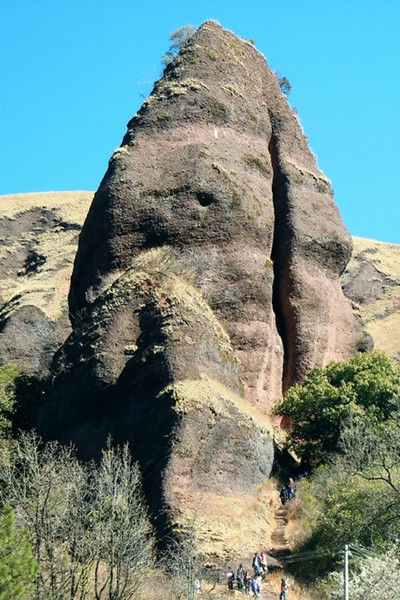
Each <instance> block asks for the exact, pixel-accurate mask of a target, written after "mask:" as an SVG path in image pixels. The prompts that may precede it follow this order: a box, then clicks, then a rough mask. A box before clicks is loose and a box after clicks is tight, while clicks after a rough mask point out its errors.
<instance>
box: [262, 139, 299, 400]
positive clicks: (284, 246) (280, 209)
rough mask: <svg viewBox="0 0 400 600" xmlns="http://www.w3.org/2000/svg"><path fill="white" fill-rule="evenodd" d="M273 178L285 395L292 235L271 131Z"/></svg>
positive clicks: (276, 307) (290, 361)
mask: <svg viewBox="0 0 400 600" xmlns="http://www.w3.org/2000/svg"><path fill="white" fill-rule="evenodd" d="M268 150H269V153H270V158H271V164H272V171H273V178H272V201H273V206H274V233H273V242H272V250H271V260H272V263H273V268H274V281H273V287H272V308H273V311H274V314H275V320H276V329H277V331H278V334H279V336H280V338H281V340H282V345H283V368H282V393H285V392H286V390H287V389H288V387H289V386H290V385H291V383H292V382H293V377H294V367H295V365H294V320H293V318H291V314H290V312H291V311H290V301H289V286H290V283H289V258H290V244H291V237H292V236H291V234H290V227H289V207H288V189H287V180H286V177H285V175H284V173H282V170H281V168H280V164H279V151H278V147H277V141H276V137H275V135H274V133H273V132H272V135H271V140H270V142H269V145H268Z"/></svg>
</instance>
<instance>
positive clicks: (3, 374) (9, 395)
mask: <svg viewBox="0 0 400 600" xmlns="http://www.w3.org/2000/svg"><path fill="white" fill-rule="evenodd" d="M20 376H21V372H20V370H19V369H18V368H17V367H15V366H14V365H4V366H2V367H0V439H3V440H4V439H6V438H9V437H10V436H11V430H12V415H13V412H14V406H15V402H16V393H15V392H16V386H17V382H18V378H19V377H20Z"/></svg>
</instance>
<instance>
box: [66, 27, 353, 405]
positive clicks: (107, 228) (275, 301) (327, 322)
mask: <svg viewBox="0 0 400 600" xmlns="http://www.w3.org/2000/svg"><path fill="white" fill-rule="evenodd" d="M332 196H333V194H332V190H331V187H330V184H329V181H328V180H327V179H326V177H324V175H323V174H322V173H321V172H320V171H319V170H318V169H317V166H316V161H315V157H314V156H313V155H312V153H311V152H310V150H309V149H308V146H307V140H306V137H305V135H304V134H303V132H302V129H301V127H300V124H299V122H298V119H297V117H296V116H295V114H294V113H293V112H292V111H291V109H290V107H289V105H288V103H287V101H286V99H285V97H284V95H283V94H282V92H281V90H280V88H279V83H278V80H277V78H276V76H275V74H274V73H273V72H272V71H271V70H270V69H269V68H268V66H267V64H266V61H265V59H264V57H263V56H262V55H261V54H260V53H259V52H257V50H256V49H255V48H254V47H253V46H252V44H250V43H248V42H246V41H243V40H240V39H239V38H237V37H236V36H234V35H233V34H231V33H230V32H228V31H225V30H223V29H222V28H221V27H220V26H219V25H218V24H217V23H215V22H212V21H211V22H206V23H205V24H204V25H203V26H202V27H201V28H200V29H199V30H198V31H197V33H195V34H194V35H193V36H192V38H191V39H190V40H189V42H188V43H187V44H186V45H185V47H184V48H183V49H182V51H181V52H180V54H179V55H178V57H177V58H176V59H175V61H174V62H173V63H172V64H171V65H169V66H168V67H167V69H166V71H165V74H164V77H163V78H162V79H161V80H160V81H159V82H157V83H156V85H155V87H154V90H153V92H152V94H151V95H150V97H149V98H148V100H147V101H146V102H145V104H144V105H143V107H142V108H141V110H140V111H139V113H138V114H137V115H135V117H134V118H133V119H132V120H131V121H130V123H129V124H128V132H127V134H126V135H125V137H124V140H123V143H122V145H121V147H120V148H119V149H118V150H117V151H116V152H115V153H114V155H113V157H112V159H111V161H110V165H109V168H108V171H107V173H106V175H105V177H104V179H103V181H102V183H101V185H100V188H99V190H98V191H97V193H96V195H95V198H94V201H93V204H92V206H91V208H90V211H89V214H88V217H87V219H86V221H85V225H84V228H83V231H82V234H81V236H80V242H79V249H78V253H77V257H76V261H75V267H74V272H73V276H72V284H71V290H70V295H69V301H70V311H71V315H72V318H73V319H76V318H77V317H78V316H79V314H80V313H81V312H82V311H83V310H84V309H85V308H86V307H87V306H88V305H90V303H91V302H93V300H94V299H95V298H96V297H98V295H99V294H101V292H102V291H103V290H104V289H105V288H106V287H107V285H109V283H110V281H112V280H114V279H115V278H117V277H118V276H119V275H120V274H121V273H123V272H124V271H125V269H127V268H128V267H129V266H130V265H131V263H132V260H133V259H134V258H135V257H137V256H138V255H139V254H140V253H141V252H142V251H145V250H148V249H149V248H154V247H160V246H171V247H173V248H176V249H177V250H179V256H180V259H181V260H182V261H183V262H184V264H185V265H186V266H187V268H188V269H189V270H190V271H191V272H193V273H194V275H195V285H196V286H197V287H198V288H199V289H200V290H201V291H202V293H203V294H204V297H205V299H206V301H207V302H208V303H209V305H210V306H211V308H212V309H213V312H214V314H215V316H216V317H217V318H218V320H219V321H220V323H221V324H222V325H223V326H224V328H225V329H226V331H227V333H228V335H229V337H230V339H231V341H232V346H233V351H234V354H235V357H236V359H237V362H238V368H239V375H240V379H241V381H242V383H243V385H244V388H245V395H246V397H247V398H248V399H249V401H250V402H252V403H253V404H255V405H257V406H258V407H259V408H260V409H261V410H262V411H264V412H267V411H268V407H269V404H270V402H271V399H275V398H276V397H277V396H278V395H279V394H280V390H281V387H282V369H283V387H284V389H285V388H287V387H288V385H290V384H292V383H294V382H296V381H299V380H301V379H302V377H304V375H305V374H306V373H307V372H308V371H309V370H310V368H312V367H313V366H314V365H316V364H325V363H326V362H327V361H328V360H332V359H334V358H338V359H340V358H343V357H345V356H348V355H349V354H351V353H352V352H353V351H354V350H355V348H356V347H357V343H358V338H359V335H360V332H359V329H358V328H357V325H356V323H355V321H354V317H353V315H352V313H351V309H350V306H349V304H348V302H347V301H346V300H345V298H344V297H343V294H342V292H341V289H340V283H339V275H340V274H341V273H342V271H343V270H344V268H345V266H346V264H347V262H348V260H349V258H350V255H351V238H350V235H349V234H348V232H347V231H346V229H345V227H344V226H343V224H342V221H341V218H340V216H339V213H338V210H337V207H336V205H335V204H334V202H333V197H332ZM283 353H284V358H283Z"/></svg>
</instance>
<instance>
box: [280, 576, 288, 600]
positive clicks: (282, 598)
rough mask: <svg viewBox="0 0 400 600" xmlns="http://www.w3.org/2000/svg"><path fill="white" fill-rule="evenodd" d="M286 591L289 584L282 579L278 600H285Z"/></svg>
mask: <svg viewBox="0 0 400 600" xmlns="http://www.w3.org/2000/svg"><path fill="white" fill-rule="evenodd" d="M288 589H289V584H288V582H287V579H285V578H283V579H282V581H281V593H280V594H279V600H287V593H288Z"/></svg>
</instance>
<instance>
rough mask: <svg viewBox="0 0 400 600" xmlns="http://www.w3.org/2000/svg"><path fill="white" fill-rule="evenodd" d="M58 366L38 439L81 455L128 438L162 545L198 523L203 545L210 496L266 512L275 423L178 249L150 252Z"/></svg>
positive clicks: (102, 300) (92, 316)
mask: <svg viewBox="0 0 400 600" xmlns="http://www.w3.org/2000/svg"><path fill="white" fill-rule="evenodd" d="M53 370H54V372H56V373H57V372H58V374H59V375H58V377H57V379H56V381H55V383H54V385H53V389H52V394H51V398H50V401H49V402H47V403H45V404H44V405H43V406H42V409H41V413H40V416H39V422H38V426H39V429H40V431H41V433H42V434H43V435H44V436H45V437H47V438H53V437H56V438H58V439H60V440H62V441H66V442H68V441H70V440H72V441H73V442H74V443H75V444H76V446H77V448H78V449H79V450H80V453H81V455H83V456H84V457H92V456H96V455H97V454H98V452H99V450H100V449H101V447H102V446H103V445H104V444H105V442H106V438H107V437H108V436H109V435H110V434H111V435H112V437H113V439H114V440H116V441H118V442H124V441H126V440H128V441H130V442H131V444H132V448H133V452H134V454H135V457H136V458H137V459H138V460H139V461H140V464H141V467H142V471H143V475H144V486H145V491H146V496H147V498H148V500H149V505H150V508H151V510H152V514H153V516H156V517H157V518H156V519H155V525H156V528H157V530H158V533H159V535H160V537H163V536H165V535H166V534H167V533H168V532H170V528H171V527H174V529H176V528H177V527H180V526H184V525H185V524H187V522H188V520H190V519H193V518H194V517H198V518H199V520H200V522H202V523H203V534H202V535H203V537H204V539H206V538H207V527H209V526H210V520H209V519H207V521H204V511H207V510H209V509H210V507H209V506H208V505H207V504H205V505H204V504H202V502H201V499H202V498H203V497H204V496H207V497H208V498H209V499H210V498H214V501H217V500H218V499H219V502H221V499H224V502H225V504H224V506H225V511H226V510H227V509H228V507H229V506H230V504H232V507H235V508H232V513H231V515H232V517H234V516H236V517H238V514H239V515H240V514H241V512H243V510H244V507H246V506H247V505H248V504H249V502H250V501H252V502H253V503H254V506H255V507H257V506H259V509H260V510H261V512H262V511H263V510H265V509H263V507H262V504H261V502H258V501H257V499H255V498H254V497H253V491H254V489H255V488H256V487H257V486H258V485H259V484H260V483H261V482H263V481H265V480H266V479H267V478H268V476H269V474H270V471H271V467H272V461H273V447H272V437H271V434H270V431H269V429H268V425H267V423H266V422H265V419H263V416H262V414H261V413H259V412H258V411H257V410H256V409H254V407H252V406H251V405H249V404H248V403H247V402H246V401H245V400H244V399H243V396H242V387H241V383H240V380H239V376H238V371H237V365H236V361H235V358H234V355H233V351H232V346H231V342H230V340H229V337H228V335H227V334H226V332H225V331H224V329H223V328H222V327H221V325H220V324H219V322H218V320H217V319H216V318H215V316H214V314H213V312H212V310H211V309H210V307H209V306H208V305H207V303H206V302H205V300H204V298H203V296H202V294H201V293H200V292H199V291H198V290H197V289H196V288H195V287H194V286H193V284H192V283H191V282H190V281H189V280H188V277H187V274H186V273H185V271H184V270H182V264H181V263H180V261H179V258H178V257H176V256H175V255H174V254H172V253H171V252H170V251H168V250H165V249H156V250H151V251H148V252H146V253H142V254H141V255H140V257H139V258H138V259H136V260H135V261H134V263H133V265H132V266H131V267H130V268H129V269H127V270H126V271H125V272H124V274H123V275H121V276H120V277H119V278H118V279H117V280H116V281H115V282H114V284H113V285H112V286H111V287H109V288H108V289H107V291H105V292H104V293H103V294H101V295H100V296H99V297H98V299H97V300H96V301H95V302H94V303H93V304H92V305H90V306H89V307H88V308H87V310H86V313H85V315H84V318H83V320H82V322H81V323H80V324H79V325H78V324H76V326H75V329H74V332H73V334H72V335H71V336H70V337H69V339H68V341H67V342H66V343H65V344H64V346H63V348H62V349H61V350H60V352H59V353H58V354H57V356H56V360H55V363H54V365H53ZM199 501H200V503H199ZM227 516H228V513H226V512H225V514H223V515H222V518H223V517H225V519H226V517H227ZM219 518H220V519H221V513H220V514H219ZM252 527H253V526H250V529H252ZM254 528H255V524H254ZM254 535H256V536H258V535H260V532H256V531H254ZM228 547H229V546H228ZM231 549H232V548H231ZM226 550H227V549H225V551H226Z"/></svg>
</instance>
